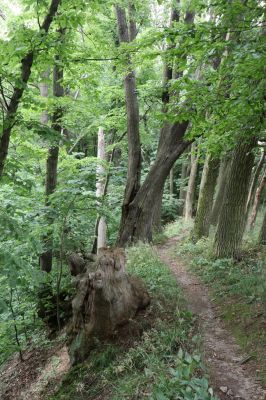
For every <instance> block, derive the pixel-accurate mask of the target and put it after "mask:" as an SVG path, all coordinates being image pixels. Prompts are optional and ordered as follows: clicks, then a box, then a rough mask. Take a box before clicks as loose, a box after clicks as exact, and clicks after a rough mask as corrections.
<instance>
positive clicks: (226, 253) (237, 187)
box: [214, 140, 256, 258]
mask: <svg viewBox="0 0 266 400" xmlns="http://www.w3.org/2000/svg"><path fill="white" fill-rule="evenodd" d="M255 143H256V142H255V140H250V142H248V143H241V144H238V145H237V147H236V148H235V150H234V152H233V156H232V164H231V168H230V171H229V173H228V178H227V179H228V182H227V185H226V192H225V195H224V201H223V204H222V208H221V212H220V216H219V221H218V227H217V232H216V236H215V243H214V247H215V255H216V257H217V258H231V257H234V258H239V256H240V250H241V244H242V238H243V234H244V229H245V224H246V217H247V215H246V204H247V197H248V189H249V184H250V177H251V172H252V166H253V162H254V154H253V152H252V150H253V148H254V146H255Z"/></svg>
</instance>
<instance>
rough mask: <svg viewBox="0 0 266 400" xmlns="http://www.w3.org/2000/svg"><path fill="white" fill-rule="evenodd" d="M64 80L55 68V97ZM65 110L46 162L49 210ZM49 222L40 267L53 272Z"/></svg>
mask: <svg viewBox="0 0 266 400" xmlns="http://www.w3.org/2000/svg"><path fill="white" fill-rule="evenodd" d="M62 79H63V70H62V69H61V68H60V67H59V66H58V65H55V66H54V71H53V95H54V97H57V98H59V97H62V96H63V95H64V89H63V87H62V85H61V81H62ZM62 114H63V110H62V107H60V106H59V107H58V106H57V107H56V109H55V111H54V112H53V116H52V128H53V130H54V131H55V132H57V135H58V137H57V138H55V140H54V141H55V144H54V145H53V146H51V147H50V148H49V150H48V157H47V161H46V183H45V205H46V207H47V209H48V208H49V207H50V205H51V204H50V195H51V194H53V193H54V191H55V188H56V183H57V164H58V155H59V139H60V135H61V129H62V128H61V118H62ZM47 222H48V225H49V230H48V232H47V234H46V235H45V237H44V252H43V253H42V254H41V255H40V266H41V269H42V271H45V272H48V273H49V272H51V269H52V264H53V223H54V218H53V217H52V216H51V215H49V210H48V215H47Z"/></svg>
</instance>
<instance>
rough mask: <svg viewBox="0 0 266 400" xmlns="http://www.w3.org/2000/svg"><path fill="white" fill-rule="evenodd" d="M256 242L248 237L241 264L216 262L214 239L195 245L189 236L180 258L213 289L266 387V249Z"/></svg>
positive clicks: (182, 245)
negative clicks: (213, 248)
mask: <svg viewBox="0 0 266 400" xmlns="http://www.w3.org/2000/svg"><path fill="white" fill-rule="evenodd" d="M255 238H256V235H254V232H253V233H252V235H250V236H246V238H245V243H244V247H243V253H242V260H241V261H240V262H236V261H234V260H231V259H219V260H215V259H214V257H213V253H212V239H210V238H208V239H201V240H200V241H199V242H198V243H197V244H194V243H192V242H191V241H190V239H189V235H187V237H185V238H183V240H182V241H181V242H180V243H179V244H178V248H177V249H176V254H178V255H179V256H181V257H182V258H183V259H184V260H185V262H186V263H187V265H189V266H190V267H191V268H192V270H193V271H194V272H196V273H197V274H198V275H199V276H200V277H201V279H202V280H203V282H205V283H206V284H207V285H208V286H209V287H210V290H211V293H212V296H213V300H214V302H215V303H216V304H217V305H218V306H219V310H220V316H221V317H222V318H223V319H224V321H225V322H226V324H227V325H228V328H229V329H230V330H231V331H232V333H233V335H234V336H235V338H236V340H237V342H238V344H239V345H240V346H241V347H242V348H243V349H244V351H245V352H246V353H247V354H248V355H250V356H251V357H252V360H251V364H252V363H254V365H252V367H254V368H255V369H256V370H257V372H258V375H259V377H260V378H261V380H262V383H263V384H264V385H266V363H265V359H266V329H265V327H266V313H265V310H266V249H265V246H258V245H256V244H255Z"/></svg>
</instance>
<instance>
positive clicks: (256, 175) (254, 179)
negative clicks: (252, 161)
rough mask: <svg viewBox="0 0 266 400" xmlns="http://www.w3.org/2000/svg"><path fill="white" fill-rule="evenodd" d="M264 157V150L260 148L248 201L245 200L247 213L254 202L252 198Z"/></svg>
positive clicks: (265, 153)
mask: <svg viewBox="0 0 266 400" xmlns="http://www.w3.org/2000/svg"><path fill="white" fill-rule="evenodd" d="M265 155H266V152H265V149H264V148H262V150H261V156H260V160H259V162H258V164H257V167H256V169H255V171H254V175H253V178H252V181H251V185H250V188H249V193H248V200H247V211H248V212H249V210H250V208H251V206H252V204H253V202H254V197H255V193H256V187H257V184H258V180H259V177H260V173H261V170H262V167H263V164H264V160H265Z"/></svg>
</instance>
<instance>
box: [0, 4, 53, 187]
mask: <svg viewBox="0 0 266 400" xmlns="http://www.w3.org/2000/svg"><path fill="white" fill-rule="evenodd" d="M60 3H61V0H52V2H51V4H50V7H49V11H48V13H47V15H46V16H45V19H44V21H43V23H42V25H41V26H40V34H41V40H42V39H45V37H46V34H47V32H48V31H49V28H50V25H51V23H52V21H53V19H54V17H55V15H56V13H57V10H58V7H59V4H60ZM40 45H41V43H40ZM34 56H35V53H34V51H33V50H30V51H29V52H28V53H27V54H26V55H25V57H23V58H22V60H21V72H20V77H19V78H18V83H17V86H14V90H13V93H12V96H11V99H10V102H9V104H8V107H7V112H6V115H5V116H4V121H3V132H2V136H1V139H0V179H1V178H2V176H3V171H4V167H5V162H6V158H7V154H8V148H9V142H10V135H11V131H12V128H13V126H14V125H15V123H16V115H17V110H18V106H19V104H20V101H21V98H22V95H23V93H24V90H25V89H26V86H27V83H28V80H29V78H30V75H31V68H32V64H33V60H34Z"/></svg>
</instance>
